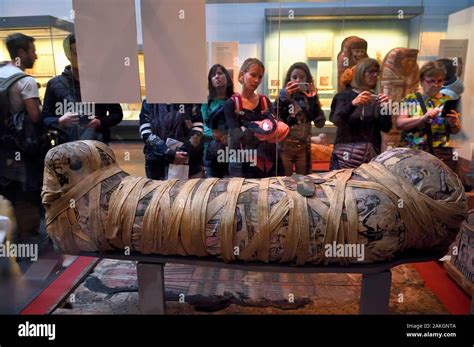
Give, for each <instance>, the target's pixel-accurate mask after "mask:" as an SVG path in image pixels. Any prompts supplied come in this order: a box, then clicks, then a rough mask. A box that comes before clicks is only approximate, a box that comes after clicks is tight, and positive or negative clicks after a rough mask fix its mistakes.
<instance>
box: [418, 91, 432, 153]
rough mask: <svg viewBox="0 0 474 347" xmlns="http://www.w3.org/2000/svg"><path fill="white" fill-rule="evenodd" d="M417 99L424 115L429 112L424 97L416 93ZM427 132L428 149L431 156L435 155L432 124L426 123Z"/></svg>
mask: <svg viewBox="0 0 474 347" xmlns="http://www.w3.org/2000/svg"><path fill="white" fill-rule="evenodd" d="M415 95H416V99H417V100H418V103H419V104H420V107H421V110H422V111H423V114H426V112H428V109H427V108H426V104H425V101H424V100H423V97H422V96H421V94H420V93H419V92H416V93H415ZM425 132H426V137H427V139H428V149H429V151H430V153H431V154H434V149H433V131H432V130H431V123H428V122H425Z"/></svg>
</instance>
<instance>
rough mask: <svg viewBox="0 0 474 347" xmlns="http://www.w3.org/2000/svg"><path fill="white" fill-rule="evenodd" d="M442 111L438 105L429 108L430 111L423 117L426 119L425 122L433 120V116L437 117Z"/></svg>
mask: <svg viewBox="0 0 474 347" xmlns="http://www.w3.org/2000/svg"><path fill="white" fill-rule="evenodd" d="M440 112H441V109H439V108H438V107H435V108H432V109H431V110H428V112H426V113H425V115H424V116H423V119H424V120H425V122H427V121H431V120H432V119H433V118H436V117H437V116H438V114H439V113H440Z"/></svg>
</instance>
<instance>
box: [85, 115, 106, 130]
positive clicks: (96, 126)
mask: <svg viewBox="0 0 474 347" xmlns="http://www.w3.org/2000/svg"><path fill="white" fill-rule="evenodd" d="M101 125H102V123H101V122H100V119H98V118H94V119H92V120H91V121H90V122H89V123H87V125H86V126H85V128H93V129H96V130H97V129H99V128H100V126H101Z"/></svg>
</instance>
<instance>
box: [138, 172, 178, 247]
mask: <svg viewBox="0 0 474 347" xmlns="http://www.w3.org/2000/svg"><path fill="white" fill-rule="evenodd" d="M176 182H177V180H168V181H159V183H160V185H159V186H158V187H157V188H156V190H155V192H154V193H153V196H152V198H151V200H150V202H149V203H148V207H147V209H146V210H145V215H144V216H143V227H142V228H143V230H142V253H144V254H150V253H153V252H156V251H161V249H162V248H163V246H162V245H163V237H162V232H163V228H162V225H161V218H162V216H160V209H162V208H163V206H164V203H163V201H162V198H163V196H164V195H166V196H168V195H169V190H170V189H171V188H172V187H173V186H174V185H175V184H176Z"/></svg>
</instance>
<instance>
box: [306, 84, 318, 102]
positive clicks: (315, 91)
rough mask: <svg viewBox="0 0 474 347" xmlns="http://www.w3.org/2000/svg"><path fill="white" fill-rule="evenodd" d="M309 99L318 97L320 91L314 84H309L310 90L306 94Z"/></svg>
mask: <svg viewBox="0 0 474 347" xmlns="http://www.w3.org/2000/svg"><path fill="white" fill-rule="evenodd" d="M304 93H305V95H306V96H307V97H310V98H311V97H313V96H316V95H318V89H317V88H316V87H315V86H314V84H313V83H308V90H307V91H306V92H304Z"/></svg>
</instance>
